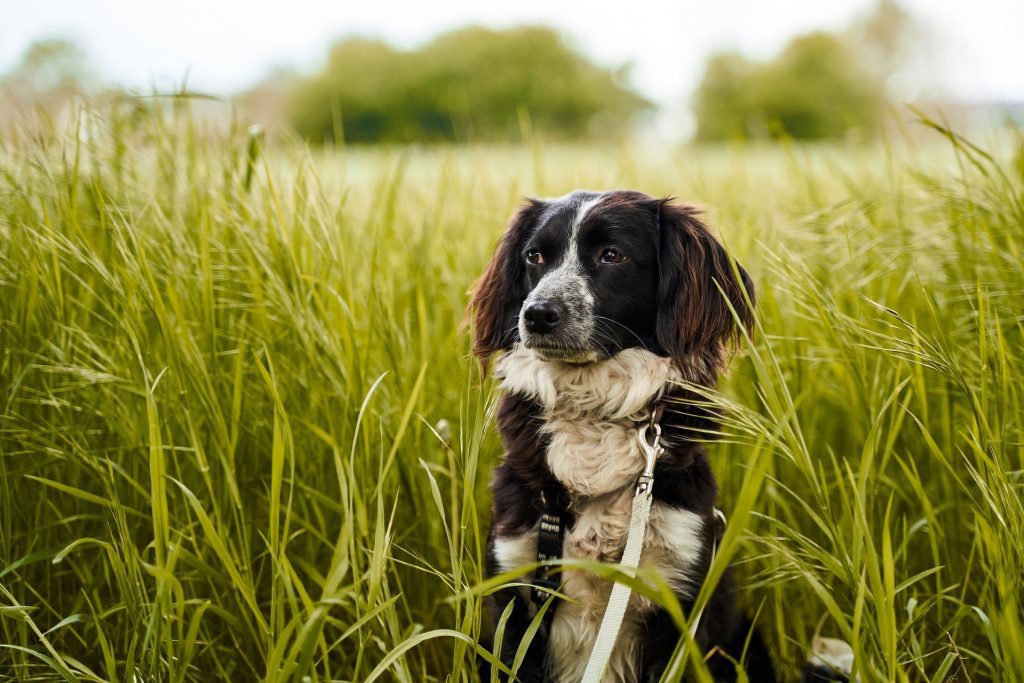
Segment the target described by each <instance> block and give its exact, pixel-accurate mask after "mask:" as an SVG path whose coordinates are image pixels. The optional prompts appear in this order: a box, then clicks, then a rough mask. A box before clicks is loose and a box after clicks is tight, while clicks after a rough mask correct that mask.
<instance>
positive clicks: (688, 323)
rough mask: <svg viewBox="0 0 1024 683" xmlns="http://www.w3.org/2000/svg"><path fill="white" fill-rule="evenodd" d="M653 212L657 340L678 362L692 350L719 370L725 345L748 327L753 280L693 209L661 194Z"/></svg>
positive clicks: (751, 320)
mask: <svg viewBox="0 0 1024 683" xmlns="http://www.w3.org/2000/svg"><path fill="white" fill-rule="evenodd" d="M657 211H658V227H659V230H660V233H661V234H660V238H659V244H658V249H659V253H658V271H659V282H658V320H657V327H656V330H655V334H656V337H657V340H658V344H659V345H660V346H661V348H662V349H664V350H665V352H666V353H668V355H669V356H671V357H672V358H673V359H674V360H675V361H676V362H677V363H678V364H679V366H680V367H684V366H685V364H686V361H685V357H686V356H688V355H693V354H696V355H699V356H701V357H703V358H705V359H708V360H711V362H712V363H713V364H714V365H715V366H716V367H715V370H719V369H721V367H720V366H721V364H722V363H723V362H724V354H723V353H722V351H723V349H724V348H725V346H726V345H727V344H729V343H731V342H735V341H738V340H739V338H740V336H741V333H742V331H743V330H744V329H746V330H747V331H748V332H749V331H751V330H752V328H753V325H754V312H753V303H754V285H753V283H752V282H751V280H750V276H748V275H747V271H745V270H744V269H743V268H742V267H741V266H740V265H739V264H738V263H735V262H734V261H733V260H732V259H731V258H730V257H729V255H728V254H727V253H726V252H725V249H724V248H723V247H722V245H721V244H720V243H719V242H718V240H716V239H715V237H714V236H713V235H712V234H711V232H710V231H709V230H708V228H707V227H706V226H705V225H704V224H703V223H702V222H701V221H700V220H699V219H698V218H697V213H698V212H697V210H696V209H695V208H693V207H691V206H684V205H680V204H676V203H675V202H673V201H672V200H671V199H662V200H657ZM744 292H746V296H744ZM723 294H724V296H723ZM748 301H749V304H748ZM730 306H731V307H732V310H730ZM733 311H735V312H736V313H735V315H734V314H733ZM737 319H738V321H739V324H737Z"/></svg>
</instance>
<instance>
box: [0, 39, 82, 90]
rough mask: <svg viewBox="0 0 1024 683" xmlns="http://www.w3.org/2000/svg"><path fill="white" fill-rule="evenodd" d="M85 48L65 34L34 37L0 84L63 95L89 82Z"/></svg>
mask: <svg viewBox="0 0 1024 683" xmlns="http://www.w3.org/2000/svg"><path fill="white" fill-rule="evenodd" d="M88 64H89V62H88V59H87V58H86V55H85V51H84V50H83V49H82V48H81V47H80V46H79V45H78V44H77V43H75V42H73V41H71V40H68V39H66V38H45V39H42V40H37V41H35V42H34V43H32V44H31V45H29V46H28V48H27V49H26V50H25V53H24V54H23V55H22V57H21V60H20V61H19V62H18V63H17V64H15V65H14V67H13V68H12V69H11V70H10V71H9V72H8V73H7V74H5V75H4V76H3V78H2V79H0V87H3V88H4V89H8V90H15V91H16V92H17V93H18V94H23V93H24V94H28V93H31V94H35V95H38V96H40V97H43V96H47V95H65V94H68V93H81V92H82V91H84V90H85V89H87V88H88V87H89V86H90V85H92V84H93V82H94V80H95V74H94V73H93V71H92V68H91V67H89V65H88Z"/></svg>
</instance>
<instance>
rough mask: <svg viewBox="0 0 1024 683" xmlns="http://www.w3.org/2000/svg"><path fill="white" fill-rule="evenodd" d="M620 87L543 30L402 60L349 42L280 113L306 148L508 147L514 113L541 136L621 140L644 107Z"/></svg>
mask: <svg viewBox="0 0 1024 683" xmlns="http://www.w3.org/2000/svg"><path fill="white" fill-rule="evenodd" d="M626 80H627V73H626V71H625V70H624V69H619V70H608V69H604V68H601V67H599V66H596V65H594V64H592V63H591V62H589V61H588V60H587V59H586V58H585V57H583V56H582V55H580V54H579V53H578V52H576V51H575V50H573V49H571V48H570V47H568V46H567V45H566V44H565V42H564V41H563V40H562V38H561V37H560V36H559V35H558V34H557V33H556V32H554V31H552V30H550V29H546V28H537V27H521V28H515V29H510V30H505V31H494V30H489V29H484V28H467V29H462V30H459V31H455V32H453V33H449V34H447V35H444V36H441V37H439V38H437V39H435V40H434V41H433V42H431V43H429V44H428V45H426V46H424V47H422V48H420V49H419V50H415V51H411V52H401V51H397V50H394V49H393V48H391V47H390V46H388V45H386V44H385V43H382V42H380V41H375V40H366V39H361V38H351V39H348V40H345V41H343V42H341V43H339V44H338V45H336V46H335V47H334V48H333V49H332V50H331V53H330V56H329V57H328V60H327V64H326V66H325V67H324V69H323V70H322V71H321V72H320V73H319V74H317V75H315V76H314V77H312V78H310V79H308V80H307V81H305V82H304V83H302V84H300V85H299V87H298V88H297V89H296V91H295V93H294V95H293V97H292V100H291V104H290V107H289V111H290V119H291V121H292V124H293V125H294V127H295V129H296V130H297V131H298V132H299V133H300V134H301V135H303V136H304V137H306V138H308V139H310V140H313V141H329V140H333V139H336V138H338V137H341V138H342V139H344V140H346V141H350V142H377V141H388V142H409V141H412V140H423V139H426V140H454V139H467V138H472V139H510V138H515V137H518V135H519V133H520V125H521V115H522V113H523V112H527V113H528V114H529V116H530V119H531V122H532V124H533V126H534V127H535V128H538V129H540V130H542V131H544V132H546V133H549V134H552V135H555V136H558V137H583V136H587V135H591V134H595V133H602V134H607V133H612V134H614V133H622V132H624V131H625V129H626V128H627V126H628V123H629V120H630V117H631V116H632V115H634V114H636V113H637V112H640V111H643V110H645V109H648V108H650V107H651V103H650V102H648V101H647V100H645V99H644V98H642V97H641V96H639V95H638V94H637V93H636V92H635V91H633V90H632V89H631V88H629V86H628V85H627V84H626Z"/></svg>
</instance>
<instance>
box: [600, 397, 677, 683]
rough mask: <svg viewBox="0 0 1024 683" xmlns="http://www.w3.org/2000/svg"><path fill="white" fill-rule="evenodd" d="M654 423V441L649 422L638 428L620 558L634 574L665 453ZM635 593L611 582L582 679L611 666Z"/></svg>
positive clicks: (602, 671)
mask: <svg viewBox="0 0 1024 683" xmlns="http://www.w3.org/2000/svg"><path fill="white" fill-rule="evenodd" d="M651 423H652V424H653V429H654V440H653V442H650V443H649V442H648V441H647V432H648V429H649V428H650V425H644V426H643V427H641V428H640V429H639V431H638V432H637V439H638V440H639V442H640V450H641V451H642V452H643V454H644V471H643V474H641V475H640V479H639V480H638V482H637V487H636V493H635V494H634V495H633V510H632V513H631V515H630V519H629V535H628V536H626V548H625V550H623V551H622V560H621V561H620V562H619V569H621V570H622V571H624V572H625V573H627V574H630V575H631V576H634V575H635V574H634V571H635V570H636V568H637V567H639V566H640V551H642V550H643V547H644V536H645V535H646V533H647V523H648V521H650V518H651V503H652V501H653V492H654V464H655V462H657V459H658V456H659V455H661V453H662V448H661V445H660V443H659V441H660V440H661V425H660V424H658V423H657V422H656V421H655V419H654V414H653V413H652V415H651ZM632 593H633V589H632V588H630V587H629V586H627V585H626V584H624V583H619V582H615V584H613V585H612V594H611V597H609V598H608V607H606V608H605V611H604V618H603V619H602V620H601V629H600V630H599V631H598V632H597V640H596V641H594V649H593V650H592V651H591V653H590V661H589V662H587V670H586V671H585V672H584V674H583V682H582V683H600V681H601V677H602V676H603V675H604V670H605V668H606V667H607V666H608V660H609V659H611V656H612V650H614V649H615V641H616V639H617V638H618V636H619V629H620V628H622V618H623V617H624V616H625V615H626V607H627V606H628V605H629V596H630V595H632Z"/></svg>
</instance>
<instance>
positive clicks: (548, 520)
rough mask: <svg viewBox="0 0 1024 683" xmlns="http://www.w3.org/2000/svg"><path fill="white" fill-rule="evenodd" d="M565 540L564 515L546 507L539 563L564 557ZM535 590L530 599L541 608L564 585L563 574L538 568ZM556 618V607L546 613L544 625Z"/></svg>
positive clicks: (541, 529)
mask: <svg viewBox="0 0 1024 683" xmlns="http://www.w3.org/2000/svg"><path fill="white" fill-rule="evenodd" d="M564 538H565V522H564V519H563V514H562V513H555V512H552V511H551V508H549V507H547V506H545V510H544V513H543V514H542V515H541V517H540V534H539V537H538V538H537V561H538V562H548V561H550V560H557V559H558V558H560V557H561V556H562V540H563V539H564ZM531 583H532V584H533V590H531V591H530V599H531V600H532V601H533V603H534V604H535V605H536V606H537V607H538V608H540V606H541V605H543V604H544V603H545V602H547V600H548V598H550V597H551V592H552V591H555V590H558V586H559V585H560V584H561V583H562V573H561V572H550V573H548V572H547V571H546V570H545V568H544V567H538V568H537V569H536V570H535V571H534V573H533V581H531ZM554 616H555V610H554V605H552V606H551V607H549V608H548V611H547V612H545V613H544V623H545V624H550V623H551V619H552V618H553V617H554Z"/></svg>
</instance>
